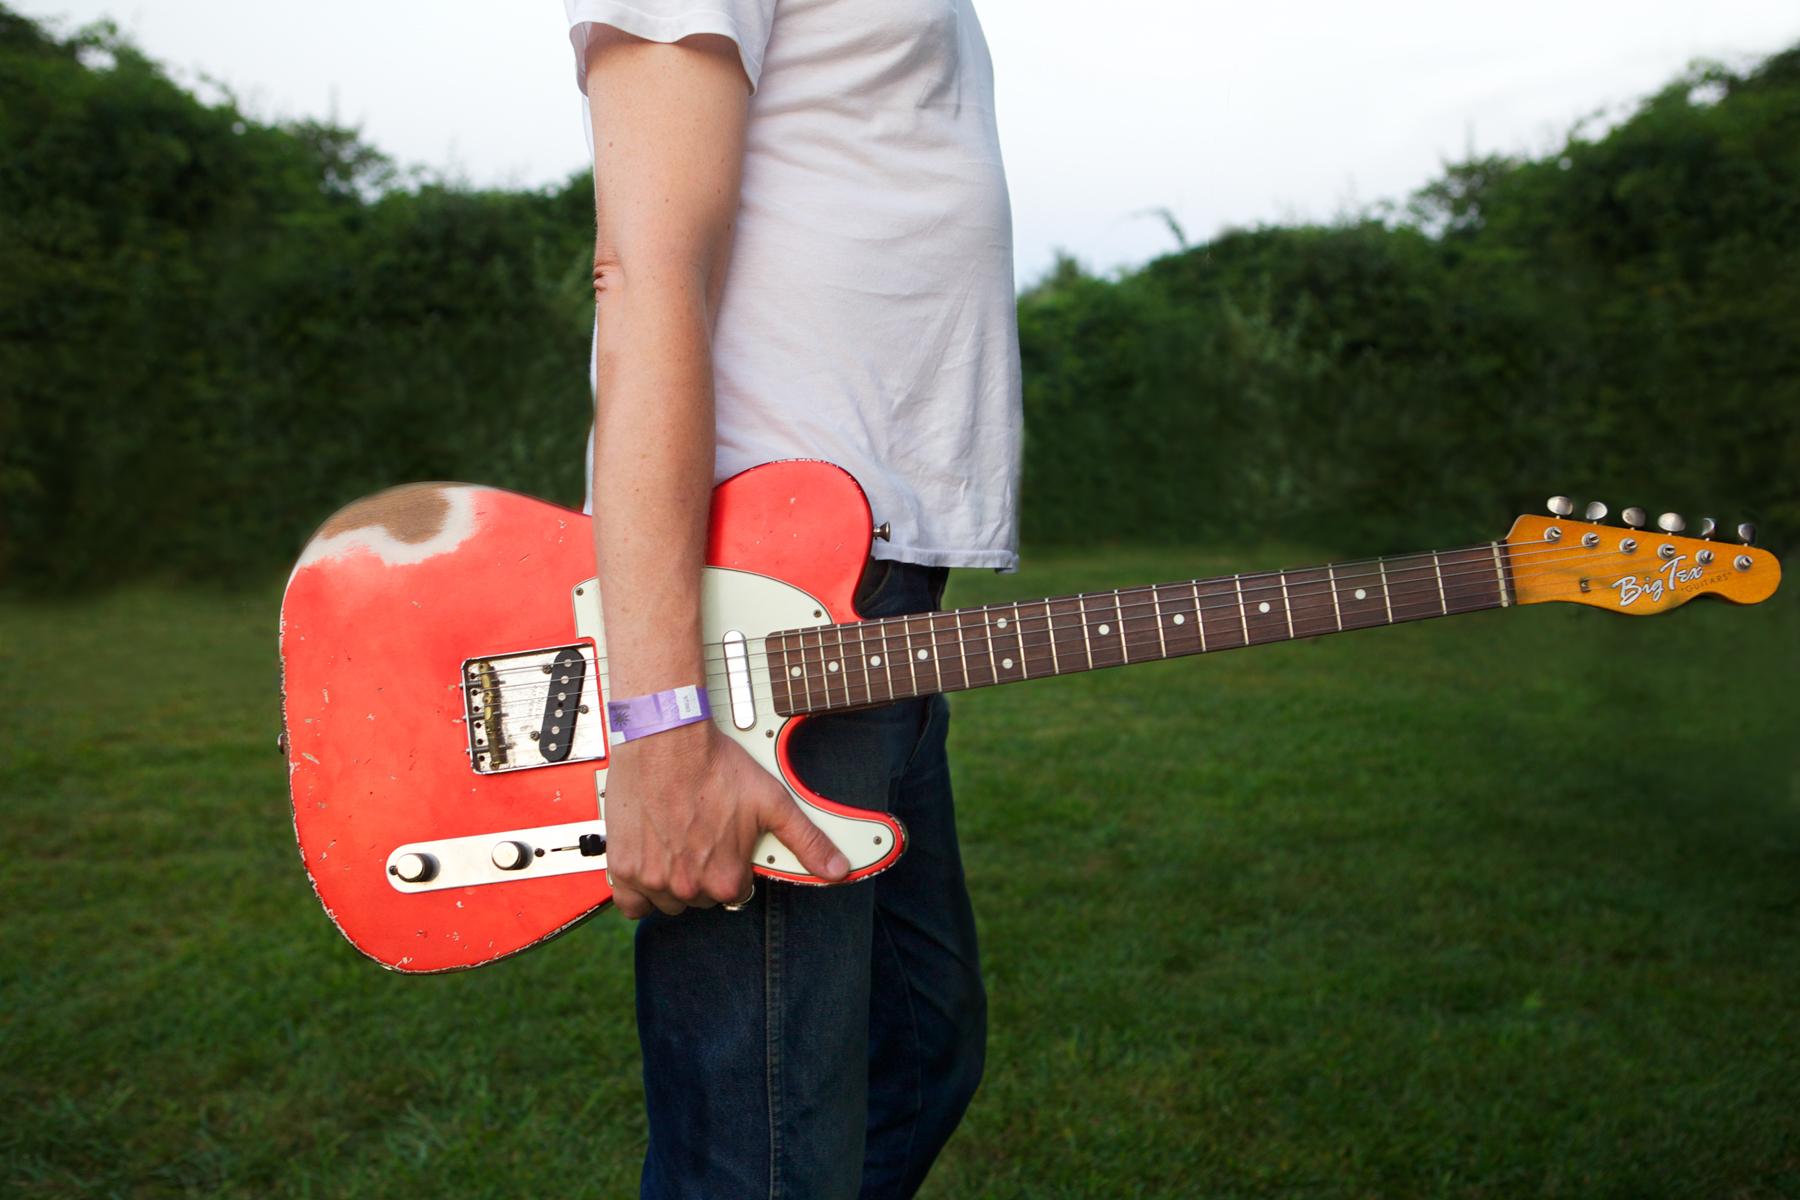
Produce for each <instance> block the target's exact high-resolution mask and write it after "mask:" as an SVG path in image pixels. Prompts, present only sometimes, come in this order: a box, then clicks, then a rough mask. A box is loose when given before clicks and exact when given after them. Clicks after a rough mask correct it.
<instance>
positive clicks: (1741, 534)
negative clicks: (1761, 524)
mask: <svg viewBox="0 0 1800 1200" xmlns="http://www.w3.org/2000/svg"><path fill="white" fill-rule="evenodd" d="M1738 541H1740V542H1742V543H1744V545H1746V546H1754V545H1756V526H1754V525H1752V524H1751V523H1750V522H1748V521H1745V522H1744V523H1743V524H1742V525H1739V526H1738Z"/></svg>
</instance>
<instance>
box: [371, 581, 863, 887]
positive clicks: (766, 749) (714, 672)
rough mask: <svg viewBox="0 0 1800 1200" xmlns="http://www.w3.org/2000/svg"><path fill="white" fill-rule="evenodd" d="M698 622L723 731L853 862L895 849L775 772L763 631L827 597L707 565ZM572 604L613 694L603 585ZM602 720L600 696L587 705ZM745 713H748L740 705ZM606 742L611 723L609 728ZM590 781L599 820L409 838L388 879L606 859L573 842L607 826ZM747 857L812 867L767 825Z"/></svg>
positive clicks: (802, 615)
mask: <svg viewBox="0 0 1800 1200" xmlns="http://www.w3.org/2000/svg"><path fill="white" fill-rule="evenodd" d="M700 586H701V592H700V604H701V630H702V633H703V635H704V637H705V645H706V647H707V655H706V658H707V677H706V688H707V693H708V696H709V698H710V699H711V702H712V714H713V723H714V724H715V725H717V726H718V727H719V730H720V732H722V733H724V734H725V736H726V737H729V738H731V739H732V740H733V741H735V742H737V743H738V745H740V746H742V747H743V748H744V749H745V750H747V751H749V753H750V757H752V758H754V759H755V760H756V761H757V762H759V763H761V764H762V766H763V767H764V768H766V769H767V770H768V772H769V774H771V775H773V776H775V778H777V779H779V780H781V782H782V784H783V786H785V787H786V788H787V789H788V794H789V795H791V796H793V798H794V801H795V802H796V803H797V804H799V805H800V809H801V811H802V812H804V813H805V814H806V815H807V817H808V818H809V819H811V821H812V823H813V824H815V825H817V826H818V827H819V828H820V829H821V830H822V831H824V833H825V836H826V837H828V838H830V839H831V840H832V842H833V843H834V844H835V845H836V846H837V848H838V849H839V850H841V851H843V853H844V857H845V858H847V859H849V860H850V869H851V871H853V872H854V871H860V870H862V869H863V868H864V867H868V866H872V865H874V864H875V863H877V862H880V861H881V860H882V859H883V858H884V857H886V856H887V855H888V854H889V853H891V852H892V850H893V833H892V831H891V830H890V829H889V828H888V826H886V825H885V824H883V823H882V822H880V821H874V820H868V819H866V818H859V817H845V816H840V815H838V814H837V813H832V812H826V811H825V810H824V809H822V808H819V807H818V806H817V805H814V804H811V803H809V802H808V801H807V799H806V797H804V796H802V795H801V794H800V793H799V792H798V791H796V790H795V789H794V786H793V785H792V784H791V783H789V782H788V780H787V778H786V777H785V776H784V775H783V774H782V773H781V765H780V763H779V761H778V760H777V758H776V754H775V747H776V745H777V744H778V743H779V740H780V734H781V728H782V726H784V725H786V724H787V722H788V718H786V717H782V716H778V715H776V712H775V700H774V695H773V693H772V692H771V690H770V688H769V668H768V666H767V663H766V662H765V657H764V647H763V638H764V635H766V634H770V633H774V632H776V631H777V630H787V629H804V628H808V627H810V626H814V625H828V624H830V623H831V622H830V620H829V619H828V618H827V617H826V614H825V606H824V605H823V604H821V603H819V602H818V601H817V600H815V599H813V597H811V596H809V595H807V594H806V593H805V592H803V591H801V590H800V589H799V588H797V587H794V586H793V585H791V584H787V583H783V582H781V581H780V580H779V579H771V578H769V577H768V576H766V575H756V574H752V573H751V572H748V571H733V570H729V569H727V568H724V567H707V568H706V569H705V572H704V573H703V575H702V576H701V581H700ZM570 599H571V600H572V601H573V602H574V605H575V627H576V632H577V635H578V636H580V637H591V638H593V639H594V645H595V647H596V648H597V651H598V653H597V655H596V659H597V662H596V671H595V673H596V674H597V675H598V676H599V681H600V689H601V694H602V695H604V696H610V695H612V691H611V680H610V678H609V677H608V673H607V669H606V626H605V623H604V621H603V619H602V617H601V615H600V588H599V584H598V582H597V581H595V580H593V579H587V580H583V581H582V582H581V583H578V584H576V585H575V587H574V588H573V589H571V591H570ZM733 631H736V632H738V633H741V634H743V635H744V638H745V642H746V645H745V650H746V651H747V657H748V660H749V670H750V679H751V689H750V695H751V702H752V705H753V707H754V710H755V720H754V721H753V722H751V723H750V724H749V727H748V728H745V729H739V728H738V727H737V723H736V722H735V721H734V720H733V707H732V703H733V702H732V698H731V688H730V687H729V686H728V682H727V675H726V669H725V660H724V654H723V646H722V643H723V642H724V639H725V636H726V634H728V633H731V632H733ZM594 707H595V708H596V710H597V712H598V713H599V715H600V717H601V720H602V721H604V720H605V719H606V718H605V712H606V709H605V706H604V705H595V706H594ZM742 715H743V716H744V717H745V719H748V714H742ZM606 735H607V743H608V744H611V741H612V730H611V728H610V727H609V728H607V730H606ZM594 790H595V791H596V792H597V793H598V801H599V805H600V808H599V817H600V819H599V820H598V821H582V822H576V823H575V824H570V825H548V826H544V827H542V828H534V829H508V830H496V831H494V832H492V833H482V834H475V835H472V836H469V837H460V838H446V839H441V840H437V841H427V842H409V843H407V844H406V845H403V846H396V847H394V849H393V850H392V851H390V852H389V853H388V861H387V867H388V871H387V879H388V883H389V885H390V886H392V887H393V888H394V890H395V891H398V892H435V891H441V890H443V889H445V888H456V887H475V886H479V885H482V884H489V883H509V882H512V881H515V880H520V879H527V878H541V877H542V876H545V875H566V874H570V873H573V872H580V871H601V870H605V869H606V856H605V855H604V854H598V855H594V856H592V857H588V856H585V855H583V854H580V853H579V852H578V850H577V846H576V843H577V842H578V841H579V840H580V838H581V835H582V834H593V833H597V834H601V835H602V836H604V834H605V832H606V770H605V769H604V768H600V769H598V770H596V772H595V774H594ZM503 841H516V842H519V843H520V844H521V845H523V846H524V847H525V848H526V850H527V852H528V862H527V864H526V865H525V866H524V867H522V868H519V869H516V870H503V869H501V868H500V867H498V866H496V865H495V864H494V861H493V851H494V848H495V846H496V845H497V844H498V843H500V842H503ZM407 855H422V856H424V857H425V858H426V860H427V861H429V862H430V863H431V864H432V868H433V869H432V873H431V874H430V876H429V877H428V878H424V879H418V880H414V881H408V880H406V879H403V878H401V877H400V872H401V870H402V869H404V868H403V863H402V860H403V858H404V857H405V856H407ZM751 861H752V863H753V864H754V865H755V866H757V867H760V868H762V869H764V870H768V871H781V872H784V873H786V874H789V875H801V876H806V877H808V878H811V877H812V874H811V872H809V871H807V869H806V868H805V867H803V866H801V865H800V860H799V859H798V858H796V857H795V856H794V853H793V852H792V851H791V850H789V849H788V848H787V847H786V846H784V845H782V844H781V842H780V841H778V840H777V839H776V837H775V835H774V834H772V833H765V834H763V836H762V838H761V839H760V840H758V842H757V843H756V852H755V855H754V857H753V858H752V860H751Z"/></svg>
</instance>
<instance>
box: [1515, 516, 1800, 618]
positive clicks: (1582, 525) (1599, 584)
mask: <svg viewBox="0 0 1800 1200" xmlns="http://www.w3.org/2000/svg"><path fill="white" fill-rule="evenodd" d="M1505 544H1506V547H1507V555H1508V560H1509V562H1508V566H1509V573H1510V576H1511V583H1512V590H1513V598H1514V601H1515V602H1516V603H1518V604H1540V603H1544V602H1546V601H1551V600H1568V601H1573V602H1574V603H1576V604H1586V605H1590V606H1592V607H1594V608H1606V609H1611V610H1612V611H1614V612H1624V613H1630V614H1632V615H1633V616H1648V615H1650V614H1652V613H1660V612H1667V611H1668V610H1669V609H1672V608H1677V607H1679V606H1681V605H1683V604H1686V603H1687V602H1688V601H1689V600H1692V599H1694V598H1695V597H1696V596H1717V597H1719V598H1720V599H1723V600H1729V601H1731V602H1732V603H1734V604H1755V603H1757V602H1759V601H1762V600H1766V599H1768V598H1769V597H1770V596H1772V595H1774V593H1775V589H1776V587H1777V586H1779V585H1780V583H1781V564H1780V563H1779V562H1777V561H1776V559H1775V556H1774V555H1773V554H1770V553H1769V552H1768V551H1767V550H1758V549H1756V548H1754V547H1751V546H1733V545H1730V544H1729V543H1725V542H1712V541H1703V540H1701V539H1698V538H1686V537H1678V536H1675V535H1673V534H1663V533H1648V532H1640V531H1638V530H1621V529H1618V528H1615V527H1612V526H1607V525H1592V524H1589V523H1587V522H1585V521H1570V520H1568V519H1566V518H1556V517H1520V518H1519V519H1518V520H1517V521H1515V522H1513V527H1512V531H1511V532H1510V533H1508V534H1507V535H1506V539H1505Z"/></svg>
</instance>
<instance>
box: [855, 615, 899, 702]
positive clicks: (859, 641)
mask: <svg viewBox="0 0 1800 1200" xmlns="http://www.w3.org/2000/svg"><path fill="white" fill-rule="evenodd" d="M871 630H872V631H874V632H875V633H876V634H877V635H879V634H880V633H881V622H879V621H864V622H863V623H862V624H860V625H858V626H857V627H856V650H855V652H854V653H853V654H851V655H850V656H849V661H850V662H851V663H853V664H854V665H853V667H852V668H851V669H853V670H855V672H856V676H857V678H858V679H860V680H861V681H862V693H863V700H864V701H865V702H867V703H869V704H874V703H877V702H879V701H881V700H884V699H888V698H889V697H886V696H883V695H882V694H881V693H880V691H878V690H877V686H876V679H875V674H874V672H873V671H872V670H871V669H870V667H869V655H870V654H871V653H872V651H871V650H870V649H869V633H870V631H871Z"/></svg>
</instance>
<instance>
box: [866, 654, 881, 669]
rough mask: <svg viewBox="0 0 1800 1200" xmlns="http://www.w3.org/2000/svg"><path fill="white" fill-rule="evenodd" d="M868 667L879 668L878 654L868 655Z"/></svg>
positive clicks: (879, 657) (879, 659)
mask: <svg viewBox="0 0 1800 1200" xmlns="http://www.w3.org/2000/svg"><path fill="white" fill-rule="evenodd" d="M869 665H870V666H871V667H879V666H880V665H881V655H879V654H871V655H869Z"/></svg>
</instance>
